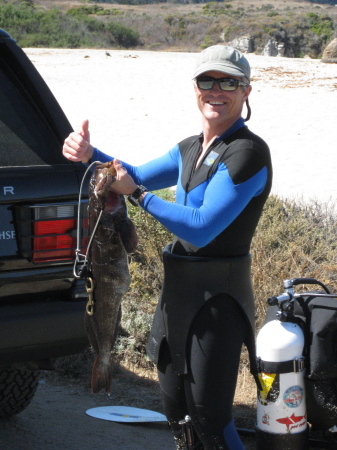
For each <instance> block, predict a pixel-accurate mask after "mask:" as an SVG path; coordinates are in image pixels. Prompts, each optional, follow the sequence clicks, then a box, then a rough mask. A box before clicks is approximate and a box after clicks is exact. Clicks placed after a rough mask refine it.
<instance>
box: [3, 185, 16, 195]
mask: <svg viewBox="0 0 337 450" xmlns="http://www.w3.org/2000/svg"><path fill="white" fill-rule="evenodd" d="M3 188H4V195H7V194H12V195H14V187H13V186H3Z"/></svg>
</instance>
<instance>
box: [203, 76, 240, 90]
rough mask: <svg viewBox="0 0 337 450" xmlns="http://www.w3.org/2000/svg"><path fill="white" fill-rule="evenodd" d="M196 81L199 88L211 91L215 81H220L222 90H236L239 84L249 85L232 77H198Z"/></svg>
mask: <svg viewBox="0 0 337 450" xmlns="http://www.w3.org/2000/svg"><path fill="white" fill-rule="evenodd" d="M195 81H196V83H197V86H198V88H199V89H202V90H203V91H209V90H211V89H212V88H213V86H214V85H215V83H218V84H219V86H220V89H221V90H222V91H235V90H236V89H237V88H238V86H245V87H246V86H248V84H247V83H243V82H242V81H238V80H233V79H232V78H212V77H200V78H196V80H195Z"/></svg>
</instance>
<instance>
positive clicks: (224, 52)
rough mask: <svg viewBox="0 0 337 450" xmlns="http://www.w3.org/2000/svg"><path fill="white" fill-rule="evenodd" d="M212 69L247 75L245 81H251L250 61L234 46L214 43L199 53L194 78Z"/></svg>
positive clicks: (230, 73)
mask: <svg viewBox="0 0 337 450" xmlns="http://www.w3.org/2000/svg"><path fill="white" fill-rule="evenodd" d="M211 70H217V71H218V72H224V73H227V74H228V75H234V76H238V77H245V78H246V80H245V81H247V82H248V83H249V82H250V65H249V62H248V61H247V59H246V58H245V56H244V55H243V54H242V53H241V52H240V51H239V50H237V49H235V48H233V47H227V46H226V45H212V46H211V47H208V48H206V49H205V50H203V51H202V52H201V53H199V54H198V57H197V61H196V65H195V69H194V75H193V78H196V77H197V76H198V75H201V74H202V73H205V72H208V71H211Z"/></svg>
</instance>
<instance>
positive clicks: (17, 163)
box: [0, 30, 88, 417]
mask: <svg viewBox="0 0 337 450" xmlns="http://www.w3.org/2000/svg"><path fill="white" fill-rule="evenodd" d="M70 131H71V126H70V124H69V122H68V120H67V118H66V117H65V115H64V113H63V111H62V109H61V108H60V106H59V104H58V103H57V101H56V99H55V98H54V96H53V95H52V93H51V91H50V90H49V88H48V87H47V85H46V84H45V82H44V81H43V79H42V78H41V76H40V75H39V73H38V72H37V70H36V69H35V67H34V66H33V64H32V63H31V62H30V60H29V59H28V57H27V56H26V54H25V53H24V52H23V51H22V49H21V48H20V47H19V46H18V45H17V44H16V43H15V41H14V40H13V39H12V38H11V37H10V36H9V35H8V34H7V33H6V32H4V31H3V30H0V417H5V416H10V415H13V414H16V413H18V412H20V411H22V409H24V408H25V407H26V406H27V405H28V404H29V402H30V401H31V399H32V398H33V396H34V393H35V391H36V388H37V377H38V374H39V371H40V370H41V369H47V368H50V367H51V365H52V360H53V359H54V358H56V357H59V356H64V355H68V354H73V353H78V352H79V351H81V350H83V349H84V348H85V347H86V346H87V345H88V342H87V337H86V333H85V329H84V321H83V317H84V311H85V301H86V298H85V297H86V292H85V289H84V284H83V283H82V282H81V280H77V278H74V276H73V264H74V258H75V250H76V249H80V250H81V251H82V252H83V251H84V248H85V246H86V239H87V238H86V237H85V236H83V233H82V236H80V238H78V239H77V233H76V229H77V218H78V196H79V187H80V183H81V180H82V176H83V174H84V170H85V167H84V166H83V165H82V164H77V163H72V162H70V161H68V160H67V159H65V158H64V157H63V156H62V153H61V149H62V144H63V141H64V138H65V137H66V136H67V135H68V134H69V133H70ZM85 196H86V198H87V195H86V194H85ZM86 201H87V200H84V203H85V202H86ZM86 209H87V208H86V207H85V206H84V205H83V207H82V208H80V221H81V226H80V228H81V230H83V229H85V227H86V221H87V219H86V218H85V213H86ZM81 212H82V213H81ZM82 222H83V223H82Z"/></svg>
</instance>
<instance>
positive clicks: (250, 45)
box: [231, 36, 255, 53]
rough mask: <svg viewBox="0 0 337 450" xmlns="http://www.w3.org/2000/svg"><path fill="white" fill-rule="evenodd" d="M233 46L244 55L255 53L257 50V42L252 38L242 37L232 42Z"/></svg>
mask: <svg viewBox="0 0 337 450" xmlns="http://www.w3.org/2000/svg"><path fill="white" fill-rule="evenodd" d="M231 46H232V47H234V48H236V49H238V50H240V51H241V52H242V53H253V52H254V50H255V41H254V38H253V37H252V36H241V37H238V38H236V39H234V40H233V41H232V42H231Z"/></svg>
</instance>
